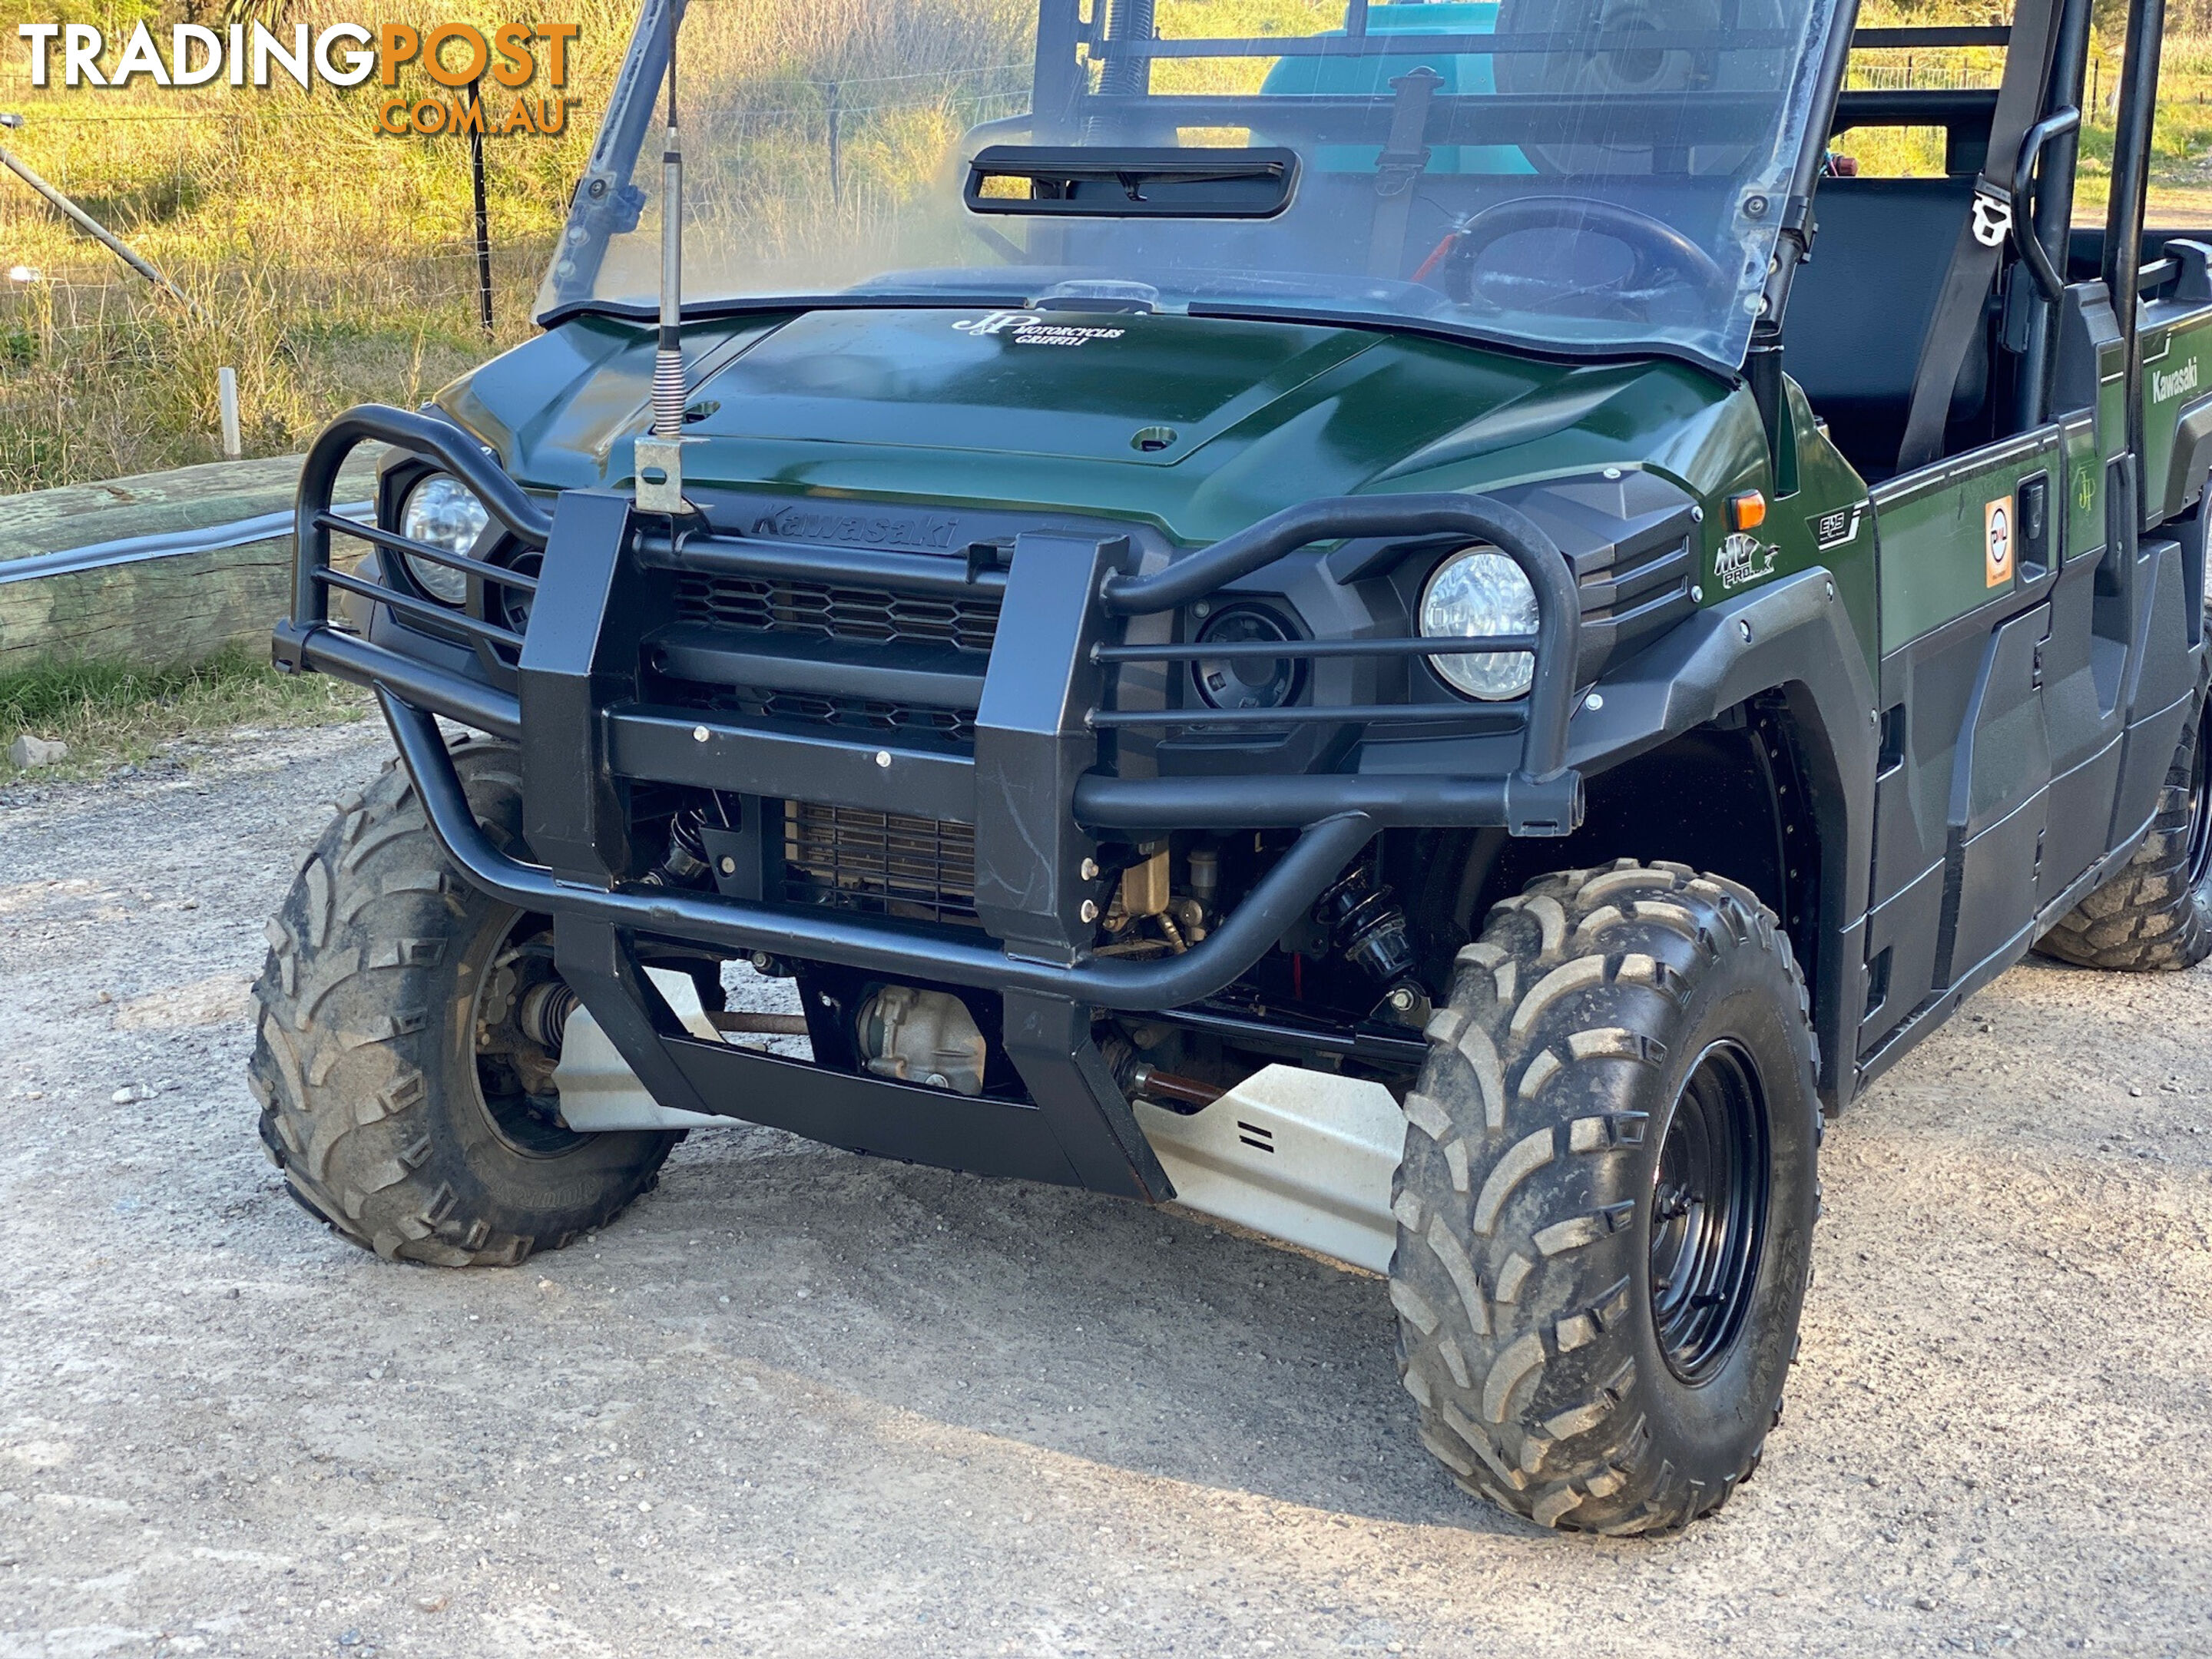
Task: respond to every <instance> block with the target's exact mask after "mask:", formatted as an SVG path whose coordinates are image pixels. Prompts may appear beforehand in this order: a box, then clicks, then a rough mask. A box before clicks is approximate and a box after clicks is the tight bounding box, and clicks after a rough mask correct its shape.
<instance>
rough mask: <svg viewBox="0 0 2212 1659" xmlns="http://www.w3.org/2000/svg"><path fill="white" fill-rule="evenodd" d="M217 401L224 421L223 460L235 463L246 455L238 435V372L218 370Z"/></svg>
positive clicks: (216, 381) (216, 373)
mask: <svg viewBox="0 0 2212 1659" xmlns="http://www.w3.org/2000/svg"><path fill="white" fill-rule="evenodd" d="M215 401H216V410H217V411H218V412H219V414H220V415H221V416H222V458H223V459H225V460H227V461H234V460H236V459H238V458H239V457H240V456H241V455H243V454H244V453H246V446H245V445H244V444H243V443H242V442H240V439H239V434H238V371H237V370H236V369H234V368H218V369H217V370H216V372H215Z"/></svg>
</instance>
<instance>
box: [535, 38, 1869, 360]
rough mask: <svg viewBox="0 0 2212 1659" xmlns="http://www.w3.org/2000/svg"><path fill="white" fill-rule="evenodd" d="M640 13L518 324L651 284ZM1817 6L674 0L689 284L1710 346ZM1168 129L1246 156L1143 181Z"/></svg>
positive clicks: (651, 121)
mask: <svg viewBox="0 0 2212 1659" xmlns="http://www.w3.org/2000/svg"><path fill="white" fill-rule="evenodd" d="M664 3H665V0H647V4H646V7H645V10H644V13H643V15H642V16H641V20H640V23H639V27H638V33H637V36H636V39H635V40H634V41H633V43H632V46H631V50H630V54H629V59H628V61H627V63H626V64H625V66H624V69H623V76H622V77H621V80H620V82H619V83H618V85H617V89H616V92H615V94H614V95H613V97H612V99H611V102H610V106H609V109H608V113H607V117H606V123H605V127H604V129H603V130H602V132H601V134H600V137H599V143H598V146H597V148H596V149H594V151H593V155H592V164H591V167H590V170H589V172H588V173H587V174H586V178H585V179H584V181H583V183H582V185H580V187H579V189H578V191H577V195H576V200H575V207H574V211H573V213H572V216H571V220H570V223H569V226H568V231H567V234H566V235H565V236H564V238H563V240H562V246H561V248H560V250H559V252H557V253H556V258H555V261H554V264H553V266H552V269H551V270H550V271H549V272H548V274H547V276H546V280H545V284H544V289H542V290H541V293H540V296H539V302H540V311H541V314H547V313H552V312H555V311H556V310H562V309H566V308H569V307H575V306H578V305H580V304H586V303H598V304H607V305H617V306H635V307H647V306H650V305H651V304H653V301H654V300H655V298H656V295H657V294H658V284H659V209H660V204H659V179H660V165H659V160H660V157H659V149H660V146H659V126H660V119H661V115H660V111H659V107H657V106H656V105H655V101H654V100H655V99H656V96H657V95H659V82H660V78H661V73H662V68H663V64H664V63H665V57H664V48H663V45H662V43H663V40H665V14H664V12H663V10H662V6H663V4H664ZM1835 9H1836V7H1835V0H1401V3H1395V4H1382V3H1366V0H1352V4H1351V5H1350V7H1349V9H1336V8H1334V7H1332V6H1330V5H1328V4H1327V3H1326V0H1088V3H1087V5H1085V4H1082V3H1079V0H1045V3H1044V4H1043V6H1042V10H1041V11H1039V10H1038V9H1036V8H1035V7H1034V6H1031V7H1023V8H1019V9H1018V8H1017V7H1016V5H1015V4H1013V3H1012V0H902V3H897V4H885V3H881V0H873V3H871V0H690V3H689V5H688V7H686V8H685V9H684V12H683V15H682V18H681V23H680V35H679V44H678V82H679V84H678V92H679V107H680V110H681V113H682V120H683V130H684V175H685V177H684V300H685V302H686V303H687V305H690V304H698V303H702V302H713V301H731V300H738V299H750V298H766V297H771V296H789V297H796V298H804V299H815V300H829V299H831V298H832V297H833V296H848V298H862V297H873V298H878V299H881V300H884V301H889V300H893V299H896V298H897V297H899V296H902V295H903V296H912V297H915V298H919V299H925V300H927V301H930V302H932V303H944V302H946V301H954V300H972V301H974V302H975V303H977V304H979V305H991V306H1006V305H1024V304H1034V303H1042V304H1044V305H1046V306H1054V305H1060V306H1066V307H1082V306H1085V305H1091V306H1098V305H1104V306H1109V307H1110V306H1114V305H1123V306H1129V307H1145V306H1150V307H1153V308H1156V309H1159V310H1164V311H1176V310H1188V311H1190V312H1194V313H1207V314H1215V315H1255V316H1267V315H1274V314H1285V315H1297V316H1304V317H1319V318H1329V317H1337V318H1343V319H1348V320H1354V321H1358V320H1365V319H1374V320H1377V321H1381V320H1395V321H1399V322H1401V323H1409V324H1414V325H1419V326H1420V327H1422V328H1424V329H1427V330H1431V331H1437V330H1443V331H1464V332H1466V333H1468V334H1469V335H1470V336H1474V337H1481V338H1488V339H1504V340H1512V341H1518V342H1523V343H1528V344H1529V345H1532V346H1534V347H1536V348H1539V349H1548V350H1556V351H1559V352H1564V353H1566V354H1569V355H1616V354H1620V353H1622V352H1625V351H1643V350H1660V351H1665V352H1669V353H1672V354H1674V355H1680V356H1689V357H1692V358H1694V359H1697V360H1699V361H1702V362H1708V363H1711V364H1714V365H1716V366H1718V367H1721V368H1728V369H1733V368H1736V367H1737V366H1739V365H1740V364H1741V362H1742V361H1743V356H1744V352H1745V349H1746V347H1747V344H1748V342H1749V337H1750V333H1751V328H1752V325H1753V322H1754V320H1755V319H1756V318H1757V316H1758V314H1759V304H1760V301H1759V295H1760V292H1761V289H1762V288H1763V286H1764V282H1765V273H1766V270H1767V268H1768V264H1769V261H1770V259H1771V257H1772V255H1773V252H1774V246H1775V240H1776V236H1777V234H1778V230H1779V228H1780V224H1781V222H1782V220H1783V217H1784V206H1785V204H1786V203H1787V202H1788V200H1789V197H1790V181H1791V179H1793V177H1795V176H1796V172H1797V162H1798V159H1799V155H1800V152H1801V151H1802V149H1803V148H1804V146H1805V144H1806V143H1807V142H1808V135H1807V128H1808V123H1809V122H1810V121H1811V120H1812V119H1813V118H1814V111H1813V109H1812V105H1813V103H1814V99H1815V97H1816V88H1817V85H1818V82H1819V80H1820V72H1819V71H1820V59H1821V58H1822V55H1823V46H1824V45H1825V43H1826V40H1827V39H1828V35H1829V32H1830V29H1831V28H1832V26H1833V25H1834V22H1835V15H1834V14H1835ZM1813 142H1815V143H1817V142H1819V139H1818V137H1817V136H1816V137H1814V140H1813ZM1193 150H1197V151H1200V152H1202V153H1203V155H1202V156H1201V158H1200V159H1201V160H1206V159H1211V158H1212V157H1215V156H1218V157H1219V158H1220V161H1222V163H1223V164H1224V167H1223V169H1222V170H1223V171H1224V173H1229V174H1237V173H1242V174H1243V175H1249V176H1245V177H1237V178H1231V179H1228V180H1227V181H1226V182H1225V183H1223V182H1217V183H1216V184H1215V185H1212V186H1208V185H1203V184H1200V185H1188V184H1186V185H1174V184H1172V183H1169V182H1164V180H1163V179H1162V178H1161V177H1159V176H1156V175H1157V174H1158V173H1160V171H1161V169H1163V168H1164V169H1165V170H1166V171H1167V172H1168V173H1174V172H1175V171H1176V169H1178V168H1180V169H1181V173H1182V174H1185V175H1187V174H1188V173H1190V172H1191V171H1192V162H1191V157H1190V155H1189V152H1191V151H1193ZM1071 152H1073V155H1071ZM978 155H981V156H982V157H983V161H984V163H994V162H1005V163H1006V167H1003V168H996V167H987V166H984V165H981V164H978V163H977V161H976V158H977V157H978ZM1040 161H1052V162H1054V167H1057V175H1056V176H1057V177H1058V178H1059V179H1060V182H1053V181H1052V180H1051V179H1044V178H1043V177H1042V174H1045V173H1054V167H1041V166H1039V165H1036V164H1037V163H1039V162H1040ZM996 171H1011V172H1012V173H1018V174H1020V175H1023V176H1020V177H1017V178H1013V179H1008V178H1006V177H998V176H993V177H989V178H985V177H984V176H983V174H984V173H986V172H996ZM1261 172H1265V173H1267V179H1264V180H1263V179H1260V177H1259V174H1260V173H1261ZM1071 177H1073V178H1075V179H1083V178H1088V179H1090V180H1091V183H1090V184H1089V185H1085V184H1082V183H1080V182H1075V183H1070V182H1067V179H1069V178H1071ZM1177 189H1181V190H1182V191H1184V195H1183V197H1182V203H1181V205H1180V206H1178V205H1176V201H1175V199H1174V198H1175V197H1176V191H1177ZM1240 191H1241V192H1243V193H1242V194H1240V193H1239V192H1240ZM1077 198H1080V202H1078V200H1077ZM1163 204H1165V205H1163Z"/></svg>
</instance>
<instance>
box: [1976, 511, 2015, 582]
mask: <svg viewBox="0 0 2212 1659" xmlns="http://www.w3.org/2000/svg"><path fill="white" fill-rule="evenodd" d="M2012 539H2013V505H2012V497H2011V496H2010V495H2000V496H1998V497H1997V498H1996V500H1995V501H1990V502H1989V503H1988V504H1987V505H1986V506H1984V507H1983V508H1982V586H1984V587H2002V586H2004V585H2005V584H2006V583H2007V582H2008V581H2010V580H2012Z"/></svg>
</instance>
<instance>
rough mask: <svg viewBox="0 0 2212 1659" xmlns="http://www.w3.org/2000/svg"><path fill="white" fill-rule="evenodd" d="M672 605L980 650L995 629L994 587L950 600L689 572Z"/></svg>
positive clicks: (702, 618)
mask: <svg viewBox="0 0 2212 1659" xmlns="http://www.w3.org/2000/svg"><path fill="white" fill-rule="evenodd" d="M676 609H677V612H678V615H679V616H681V617H683V618H684V620H685V621H686V622H702V623H716V624H718V625H720V626H721V627H724V628H735V629H744V630H745V631H746V632H748V633H755V634H811V635H816V636H817V637H818V638H821V639H825V640H854V641H861V640H875V641H881V640H911V641H924V642H927V643H930V644H933V645H950V646H952V647H955V648H956V649H958V650H961V651H974V652H978V653H984V654H988V653H989V651H990V649H991V641H993V640H994V639H995V638H996V637H997V636H998V632H999V599H998V596H997V595H996V594H991V595H988V596H985V595H982V594H977V595H975V597H972V598H969V597H964V596H963V597H961V598H958V599H947V598H942V597H939V596H938V595H935V594H927V593H899V592H893V591H891V590H890V589H889V588H885V587H848V586H842V585H832V584H830V583H828V582H811V581H793V580H784V579H782V578H781V577H775V578H771V577H765V576H720V575H702V574H687V575H684V576H682V577H679V578H678V580H677V584H676Z"/></svg>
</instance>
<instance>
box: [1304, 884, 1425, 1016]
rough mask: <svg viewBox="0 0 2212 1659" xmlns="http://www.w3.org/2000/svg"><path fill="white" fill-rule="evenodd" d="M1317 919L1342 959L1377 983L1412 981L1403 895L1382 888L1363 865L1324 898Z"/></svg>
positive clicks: (1410, 947) (1411, 959)
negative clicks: (1401, 898)
mask: <svg viewBox="0 0 2212 1659" xmlns="http://www.w3.org/2000/svg"><path fill="white" fill-rule="evenodd" d="M1317 914H1318V915H1319V916H1320V918H1321V921H1322V925H1323V926H1325V927H1327V928H1328V931H1329V939H1330V940H1331V942H1332V943H1333V944H1334V945H1335V947H1336V950H1337V952H1338V954H1339V955H1340V956H1342V957H1344V959H1345V960H1346V962H1349V963H1352V965H1353V966H1354V967H1356V968H1358V969H1360V970H1361V971H1363V972H1364V973H1365V974H1366V975H1368V977H1369V978H1370V979H1372V980H1374V981H1376V983H1377V984H1379V985H1385V986H1395V985H1396V984H1398V983H1399V982H1400V981H1404V980H1407V979H1410V978H1412V977H1413V964H1414V961H1415V957H1414V956H1413V940H1412V939H1410V938H1408V937H1407V933H1406V913H1405V912H1404V911H1403V910H1401V909H1400V908H1398V896H1397V895H1396V894H1395V893H1394V892H1392V891H1391V890H1390V889H1389V887H1388V886H1377V885H1376V883H1375V878H1374V877H1373V876H1372V875H1370V873H1369V872H1368V871H1367V869H1366V867H1365V866H1360V867H1359V868H1358V869H1355V870H1352V871H1351V872H1349V873H1347V874H1346V876H1345V877H1344V878H1343V879H1342V880H1341V881H1339V882H1338V883H1337V884H1336V885H1335V886H1334V887H1332V888H1330V889H1329V890H1328V891H1327V892H1326V893H1323V894H1322V896H1321V903H1320V905H1319V907H1318V910H1317Z"/></svg>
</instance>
